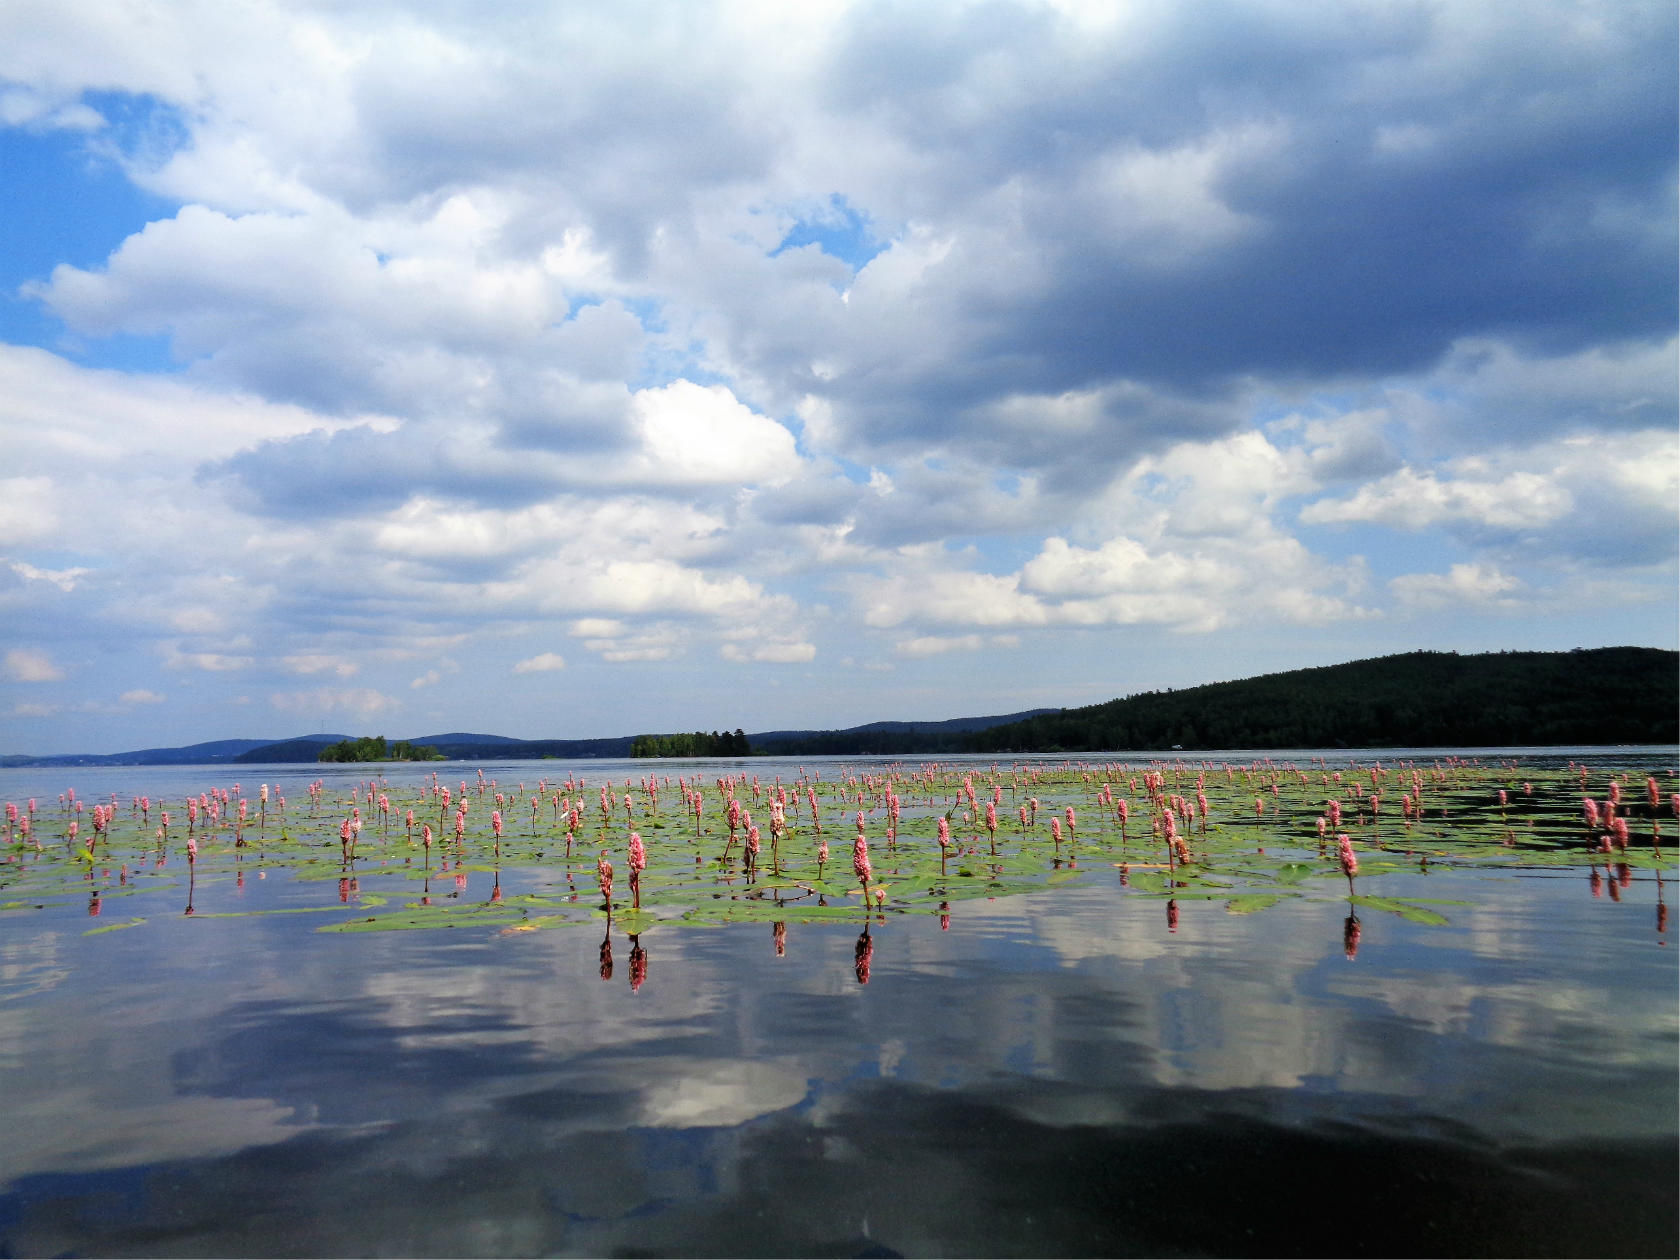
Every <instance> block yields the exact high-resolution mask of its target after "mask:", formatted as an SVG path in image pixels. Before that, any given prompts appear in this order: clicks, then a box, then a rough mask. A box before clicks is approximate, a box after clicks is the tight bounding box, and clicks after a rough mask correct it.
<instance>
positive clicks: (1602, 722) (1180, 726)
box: [966, 647, 1680, 752]
mask: <svg viewBox="0 0 1680 1260" xmlns="http://www.w3.org/2000/svg"><path fill="white" fill-rule="evenodd" d="M1677 714H1680V653H1675V652H1669V651H1662V650H1659V649H1657V648H1635V647H1616V648H1596V649H1593V650H1590V651H1586V650H1578V651H1574V652H1497V653H1487V654H1482V655H1471V656H1460V655H1458V654H1457V653H1454V652H1408V653H1404V654H1402V655H1398V656H1382V657H1376V658H1373V659H1370V660H1363V661H1351V662H1349V663H1348V664H1345V665H1329V666H1324V667H1321V668H1317V669H1297V670H1291V671H1288V672H1286V673H1279V674H1265V675H1262V676H1261V677H1258V678H1249V679H1244V680H1241V681H1238V682H1225V683H1211V684H1209V685H1207V686H1202V687H1189V688H1186V689H1185V690H1182V691H1161V692H1154V691H1152V692H1146V693H1144V694H1142V695H1135V696H1129V697H1126V698H1124V699H1119V700H1110V701H1108V702H1106V703H1104V704H1094V705H1088V706H1086V707H1084V708H1079V709H1063V710H1061V711H1060V712H1058V713H1051V714H1045V715H1041V716H1039V717H1034V718H1029V719H1027V720H1026V721H1023V722H1015V723H1010V724H1008V725H1003V726H994V727H992V728H990V729H989V730H985V731H980V732H976V733H975V734H973V735H970V736H968V737H967V740H966V747H967V749H968V750H969V751H972V752H1005V751H1028V750H1033V751H1043V752H1060V751H1067V752H1080V751H1099V750H1100V751H1123V750H1128V749H1164V748H1173V747H1182V748H1185V749H1197V748H1200V749H1208V748H1253V749H1266V748H1336V747H1354V748H1393V747H1407V746H1410V747H1423V746H1444V747H1498V746H1504V745H1549V744H1552V745H1555V744H1672V743H1675V742H1676V739H1677V736H1680V729H1677V728H1680V719H1677V716H1676V715H1677Z"/></svg>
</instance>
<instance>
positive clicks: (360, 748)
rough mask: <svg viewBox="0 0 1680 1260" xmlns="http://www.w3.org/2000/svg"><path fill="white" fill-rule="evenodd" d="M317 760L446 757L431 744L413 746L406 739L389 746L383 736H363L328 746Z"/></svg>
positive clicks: (402, 759) (393, 759)
mask: <svg viewBox="0 0 1680 1260" xmlns="http://www.w3.org/2000/svg"><path fill="white" fill-rule="evenodd" d="M315 760H316V761H443V760H445V757H444V755H443V754H442V753H441V752H439V751H438V750H437V749H435V748H433V747H432V746H431V745H430V744H411V743H409V742H408V741H407V740H406V739H399V740H398V741H397V742H396V743H394V744H387V743H386V742H385V737H384V736H383V735H363V736H362V737H361V738H360V739H341V740H339V741H338V743H336V744H328V745H327V746H326V747H325V748H323V749H321V751H320V752H319V753H318V754H317V755H316V757H315Z"/></svg>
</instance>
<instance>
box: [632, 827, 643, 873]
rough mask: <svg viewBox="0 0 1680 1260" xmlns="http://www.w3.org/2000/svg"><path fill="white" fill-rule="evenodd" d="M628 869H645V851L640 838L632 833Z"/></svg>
mask: <svg viewBox="0 0 1680 1260" xmlns="http://www.w3.org/2000/svg"><path fill="white" fill-rule="evenodd" d="M630 869H631V870H632V871H642V870H646V869H647V849H646V848H645V847H644V846H643V844H642V837H641V836H640V835H638V834H637V833H636V832H634V831H632V832H631V833H630Z"/></svg>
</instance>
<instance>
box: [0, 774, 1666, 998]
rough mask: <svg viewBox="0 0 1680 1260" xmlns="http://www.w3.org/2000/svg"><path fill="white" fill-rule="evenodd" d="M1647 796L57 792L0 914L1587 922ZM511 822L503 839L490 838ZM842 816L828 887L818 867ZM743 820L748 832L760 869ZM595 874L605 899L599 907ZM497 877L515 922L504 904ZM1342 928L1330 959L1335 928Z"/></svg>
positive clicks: (1453, 785)
mask: <svg viewBox="0 0 1680 1260" xmlns="http://www.w3.org/2000/svg"><path fill="white" fill-rule="evenodd" d="M1641 780H1643V781H1641ZM1669 780H1670V782H1669V788H1668V790H1667V791H1665V790H1664V787H1663V785H1662V783H1660V782H1659V781H1658V779H1657V778H1656V777H1654V776H1645V775H1644V774H1643V772H1641V774H1640V775H1637V776H1635V775H1631V774H1628V773H1619V772H1618V773H1610V772H1606V771H1604V770H1591V771H1589V770H1588V769H1587V768H1585V767H1581V766H1570V767H1567V768H1564V769H1556V770H1539V769H1534V768H1532V767H1529V768H1520V767H1517V766H1514V765H1506V764H1500V763H1497V762H1489V763H1483V762H1478V761H1471V760H1462V759H1457V758H1447V759H1443V760H1440V761H1434V762H1429V763H1427V764H1425V763H1411V762H1387V761H1378V762H1372V763H1370V764H1359V765H1348V766H1342V767H1333V766H1331V765H1329V764H1327V763H1317V764H1313V765H1297V764H1290V763H1284V762H1272V761H1266V760H1261V761H1254V762H1249V763H1244V764H1236V763H1213V762H1190V761H1182V762H1180V761H1173V762H1158V763H1151V764H1139V763H1134V762H1120V761H1100V760H1097V761H1068V762H1063V763H1059V764H1054V765H1047V764H1044V763H1038V762H1033V763H1024V764H1007V763H999V764H996V765H990V766H976V765H973V764H958V765H948V764H945V765H942V764H939V763H930V764H924V765H882V766H878V767H867V768H866V767H858V768H856V769H854V768H852V767H845V768H843V769H842V770H841V771H840V773H839V774H838V777H835V776H834V774H833V772H832V771H831V772H830V774H829V777H823V776H822V775H819V774H815V773H810V774H807V773H805V772H803V771H801V772H800V773H798V774H797V775H794V776H793V777H791V778H790V779H788V780H787V781H785V782H784V781H783V780H782V779H781V778H779V777H778V778H775V779H774V780H773V781H765V780H764V779H763V778H762V777H761V776H759V775H754V774H751V773H731V774H729V775H726V776H724V777H721V778H711V779H708V780H706V781H702V780H701V779H700V778H699V776H695V777H694V778H688V777H683V776H678V777H677V778H675V779H674V780H673V779H672V778H670V777H669V776H662V777H653V776H650V777H646V778H643V779H641V780H640V781H639V782H637V781H634V780H631V781H625V782H623V783H621V784H612V783H606V782H603V783H599V784H596V785H593V786H594V788H595V789H596V795H597V796H598V799H599V808H598V809H590V808H589V806H588V800H589V790H590V786H591V785H589V784H588V783H587V782H586V781H584V780H581V779H578V778H576V777H575V776H568V777H567V779H566V780H565V781H564V782H563V783H562V782H558V781H550V780H548V779H544V780H542V781H540V782H538V783H536V784H535V785H528V784H526V783H519V784H518V785H517V788H514V789H509V788H508V787H506V785H500V784H498V783H497V782H496V781H495V780H494V779H486V778H485V777H484V775H483V773H482V771H480V772H479V773H478V776H477V780H476V782H470V783H469V782H468V781H467V780H465V779H462V780H460V781H459V783H458V784H457V785H455V786H453V787H452V786H451V785H449V784H448V783H446V782H444V781H443V779H442V776H441V775H440V774H434V775H433V776H431V777H430V778H429V779H427V780H424V781H422V782H419V783H413V784H408V785H402V784H392V783H387V782H386V781H384V780H383V779H375V780H366V781H361V782H356V783H353V784H344V785H330V786H329V785H328V784H326V783H324V782H316V783H314V784H311V785H310V787H309V790H308V793H307V795H308V801H307V803H306V804H304V805H302V806H301V807H295V808H289V807H288V806H287V804H286V802H285V799H284V798H283V797H281V796H279V795H278V794H275V795H273V796H272V797H271V795H270V794H269V792H268V790H267V786H266V785H264V786H263V788H262V789H261V791H260V793H259V795H258V805H257V808H256V809H255V810H252V809H251V808H250V805H249V802H248V799H247V798H246V796H245V795H244V793H243V790H242V788H241V787H240V785H239V784H237V783H236V784H234V785H232V787H231V788H229V787H217V788H211V789H206V790H205V791H204V792H202V793H200V794H198V795H197V796H195V797H193V798H191V799H188V800H186V801H184V802H183V805H184V807H185V808H184V811H183V812H184V814H185V816H186V819H187V823H186V828H185V830H184V831H183V830H182V828H180V827H179V826H172V825H171V822H170V817H171V815H170V812H169V810H167V809H165V808H162V804H163V803H162V802H161V801H154V800H153V798H151V797H149V796H146V797H135V798H133V799H132V800H131V801H130V802H129V803H127V804H126V805H125V804H124V803H123V802H121V801H119V800H117V799H115V798H112V799H111V800H110V801H108V802H107V801H100V802H98V803H96V804H94V805H93V806H92V807H91V810H88V809H84V804H85V803H84V801H83V800H82V799H80V798H78V797H77V796H76V794H75V792H74V791H67V792H66V793H65V794H64V795H63V796H62V797H60V798H59V801H58V805H57V808H56V809H55V808H53V806H52V805H51V804H49V805H48V806H47V807H46V808H44V809H43V808H41V807H40V806H39V804H38V803H37V802H35V801H30V802H28V803H27V804H26V805H20V804H18V803H16V802H14V803H11V804H8V805H7V807H6V818H5V827H4V832H3V833H0V835H3V841H4V856H5V861H4V863H3V864H0V913H27V912H29V911H32V910H39V909H44V908H46V907H47V906H49V905H64V904H68V903H75V904H86V905H87V907H88V914H89V915H91V916H98V915H100V914H101V913H102V910H103V907H104V904H105V902H106V901H107V900H109V899H110V898H114V897H127V896H134V895H137V894H140V893H161V892H165V891H169V890H173V892H174V895H175V896H177V897H180V896H182V895H183V894H184V897H185V908H184V913H186V914H192V915H195V916H197V917H202V918H210V917H222V916H226V915H228V914H235V913H258V914H265V913H267V914H271V913H283V912H295V911H298V910H306V911H318V912H321V913H323V914H328V915H331V916H332V917H333V918H334V919H335V920H336V921H335V922H330V923H327V924H324V925H323V926H322V929H321V930H323V931H338V932H364V931H389V930H395V929H421V928H456V929H461V928H494V929H498V930H501V931H504V932H526V931H534V930H542V929H547V928H555V927H565V926H574V925H577V924H581V923H586V922H596V923H600V922H601V921H602V920H605V921H606V922H607V924H608V928H609V931H610V930H611V929H613V928H616V929H617V930H619V931H621V932H624V933H626V934H628V935H631V936H635V937H639V936H640V935H641V934H642V933H644V932H647V931H650V930H653V929H655V928H659V929H666V928H672V927H678V926H693V927H700V926H706V925H715V924H722V923H730V922H746V921H769V922H772V923H776V924H781V925H782V927H781V929H780V931H781V932H782V933H783V937H782V938H780V939H785V931H786V925H787V924H788V923H799V922H822V921H825V920H834V919H846V918H850V919H851V920H853V921H854V922H855V921H857V920H858V919H859V917H860V916H862V917H864V918H865V919H866V921H867V917H868V916H870V915H874V916H875V917H876V921H877V923H879V922H880V921H881V920H882V919H883V918H884V917H885V916H888V915H899V914H920V913H928V914H934V913H937V914H939V915H940V916H941V918H942V923H944V924H948V922H949V915H950V913H951V910H950V908H951V906H952V904H953V903H957V902H961V901H963V900H966V899H971V898H976V897H989V898H997V897H1007V896H1015V895H1021V894H1030V893H1035V892H1041V891H1044V890H1047V889H1052V888H1057V887H1065V886H1068V885H1073V884H1078V883H1081V882H1085V881H1089V880H1092V879H1115V878H1116V877H1118V880H1119V883H1120V885H1121V886H1122V887H1123V888H1125V889H1126V891H1127V894H1128V895H1129V896H1133V897H1141V898H1158V899H1162V900H1165V901H1167V902H1168V903H1169V907H1170V908H1169V913H1168V922H1169V927H1170V928H1172V929H1175V930H1176V926H1177V922H1178V916H1179V913H1180V911H1179V905H1180V903H1186V904H1188V903H1191V902H1218V903H1223V905H1224V908H1225V909H1226V910H1227V911H1229V912H1230V913H1232V914H1254V913H1257V912H1261V911H1264V910H1266V909H1268V908H1270V907H1272V906H1275V905H1278V904H1279V903H1281V902H1284V901H1286V900H1291V899H1299V898H1308V899H1313V900H1321V901H1326V900H1337V901H1345V902H1347V903H1348V904H1349V906H1350V910H1352V908H1355V907H1357V908H1358V909H1362V910H1365V911H1367V912H1373V911H1374V912H1382V913H1390V914H1396V915H1400V916H1402V917H1404V918H1406V919H1408V920H1410V921H1412V922H1414V923H1419V924H1426V925H1438V924H1441V923H1445V922H1447V921H1448V919H1449V918H1450V911H1451V906H1452V905H1453V904H1456V903H1451V902H1441V901H1430V900H1425V899H1419V898H1416V897H1400V896H1392V895H1386V894H1385V893H1384V891H1383V881H1384V879H1385V877H1386V876H1389V875H1393V874H1396V873H1400V872H1415V871H1421V872H1427V871H1429V870H1433V869H1442V868H1453V867H1497V868H1501V869H1516V870H1520V869H1533V868H1548V867H1576V868H1585V869H1586V870H1587V872H1588V873H1589V878H1590V881H1591V887H1592V888H1593V889H1594V890H1595V891H1596V892H1597V893H1598V894H1599V895H1603V894H1604V893H1605V892H1608V893H1609V895H1610V896H1613V897H1618V898H1619V896H1620V892H1621V890H1623V889H1625V888H1626V887H1628V886H1629V882H1630V880H1631V878H1632V875H1633V873H1634V872H1637V871H1645V872H1656V874H1657V878H1658V880H1659V903H1661V901H1662V898H1661V886H1660V881H1661V879H1662V876H1663V875H1664V874H1666V873H1668V872H1669V871H1671V869H1672V868H1673V866H1674V856H1673V850H1672V849H1671V848H1669V847H1668V843H1669V839H1668V837H1667V836H1665V834H1664V830H1663V828H1664V826H1665V825H1667V826H1668V827H1670V828H1671V829H1672V828H1673V826H1674V821H1673V820H1674V818H1675V816H1676V814H1677V813H1680V796H1677V795H1676V794H1675V792H1674V791H1673V787H1674V784H1673V779H1672V776H1669ZM527 797H528V804H529V816H528V819H526V820H525V821H524V822H521V823H519V824H518V825H514V823H513V818H514V812H515V807H516V806H518V805H519V804H520V803H521V802H523V801H525V800H526V798H527ZM154 806H157V807H158V808H156V809H155V810H154ZM364 809H365V810H366V811H367V815H368V816H367V817H366V818H364V814H363V810H364ZM154 812H155V813H156V814H157V822H156V824H154V822H153V814H154ZM84 814H87V816H88V817H89V819H90V820H91V825H90V826H89V827H88V828H86V829H84V828H83V827H82V826H81V823H82V821H83V815H84ZM848 816H849V820H850V822H851V823H852V825H853V829H854V833H855V834H854V838H853V843H852V868H851V874H852V876H853V879H852V880H850V881H848V880H847V879H846V878H845V874H844V868H843V867H840V866H839V865H838V864H837V863H836V862H834V861H833V860H832V859H831V857H830V855H829V851H828V841H827V836H828V833H829V829H831V828H832V827H835V826H839V825H844V822H845V821H846V820H847V819H848ZM755 817H756V818H759V819H763V820H766V822H767V826H768V830H769V838H770V845H769V849H768V853H767V854H766V852H765V850H764V849H763V848H761V844H760V834H761V833H760V829H759V827H758V825H757V824H756V822H755ZM433 819H435V821H436V824H437V827H436V831H435V832H434V828H433V825H432V822H431V821H420V823H419V834H418V836H416V822H417V820H433ZM1000 819H1001V820H1003V821H1000ZM1010 820H1012V821H1010ZM842 834H844V833H842ZM586 853H592V854H596V855H597V856H596V857H595V858H593V859H590V858H586V857H585V856H584V855H585V854H586ZM615 856H620V857H622V859H623V861H624V869H627V870H628V872H629V877H628V889H627V890H621V889H620V888H619V887H617V886H615V883H614V879H613V874H614V865H613V859H614V857H615ZM253 872H254V873H255V874H256V875H257V877H258V878H267V877H268V876H269V875H271V874H273V875H284V876H286V877H287V878H288V879H290V880H291V881H292V883H293V884H294V885H295V886H296V887H297V888H299V889H307V888H308V887H311V886H313V885H315V884H318V883H322V884H330V885H332V886H334V887H335V889H336V896H333V895H330V894H329V895H323V897H322V898H321V900H320V902H319V904H316V905H305V906H297V905H288V906H285V907H276V908H259V909H254V910H239V909H230V908H229V906H228V904H227V899H226V898H225V897H222V896H220V895H219V890H220V889H222V888H223V887H224V886H225V885H226V884H228V883H230V882H232V883H233V884H234V885H235V887H237V888H240V889H243V888H244V887H245V880H246V878H247V876H248V875H250V874H252V873H253ZM504 874H510V875H511V878H513V880H514V881H515V884H514V886H515V888H516V889H518V891H517V892H516V893H515V894H513V895H504V894H503V891H502V883H503V877H504ZM486 877H487V878H486ZM486 885H488V892H485V891H484V890H485V888H486ZM475 890H477V891H478V894H479V895H478V896H477V897H474V896H473V895H472V893H473V892H474V891H475ZM626 891H627V893H628V896H626V895H625V894H626ZM158 917H159V916H158V915H157V914H156V912H155V910H154V911H153V913H151V914H150V915H148V916H146V917H145V918H134V919H131V920H130V921H128V922H126V923H123V924H121V925H120V926H122V927H123V928H130V927H142V926H144V925H145V924H146V923H147V922H149V921H152V920H155V919H156V918H158ZM1349 919H1350V921H1351V922H1352V924H1353V926H1352V927H1350V928H1349V929H1348V932H1347V936H1348V940H1349V941H1350V942H1351V944H1349V946H1348V949H1349V952H1350V954H1351V953H1352V952H1353V951H1354V950H1356V949H1357V941H1358V937H1359V925H1358V921H1357V917H1356V915H1355V914H1352V913H1350V916H1349ZM1659 919H1661V920H1662V921H1663V923H1664V924H1666V904H1660V909H1659ZM116 926H119V925H117V924H101V925H100V926H99V927H97V928H94V929H92V930H95V931H106V930H110V929H111V928H114V927H116ZM638 948H640V946H639V945H638ZM643 958H644V960H645V954H644V955H643ZM643 972H644V974H645V961H644V964H643Z"/></svg>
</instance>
